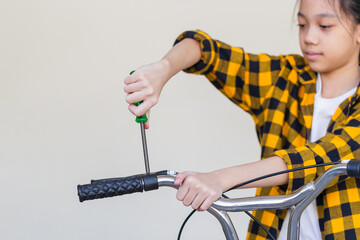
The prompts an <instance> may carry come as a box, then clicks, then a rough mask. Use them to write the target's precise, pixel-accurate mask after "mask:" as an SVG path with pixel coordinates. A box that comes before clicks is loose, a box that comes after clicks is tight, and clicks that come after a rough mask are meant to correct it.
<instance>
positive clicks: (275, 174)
mask: <svg viewBox="0 0 360 240" xmlns="http://www.w3.org/2000/svg"><path fill="white" fill-rule="evenodd" d="M339 163H341V162H331V163H320V164H315V165H310V166H306V167H299V168H294V169H290V170H289V169H288V170H285V171H281V172H275V173H271V174H268V175H264V176H261V177H258V178H254V179H251V180H249V181H246V182H243V183H240V184H238V185H236V186H234V187H232V188H230V189H229V190H227V191H225V192H228V191H230V190H234V189H236V188H239V187H242V186H244V185H247V184H249V183H253V182H256V181H259V180H262V179H265V178H269V177H274V176H277V175H281V174H284V173H289V172H295V171H300V170H304V169H308V168H315V167H323V166H328V165H336V164H339Z"/></svg>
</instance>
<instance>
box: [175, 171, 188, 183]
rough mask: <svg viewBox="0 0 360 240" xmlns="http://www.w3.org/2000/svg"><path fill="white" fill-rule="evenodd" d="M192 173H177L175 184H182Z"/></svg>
mask: <svg viewBox="0 0 360 240" xmlns="http://www.w3.org/2000/svg"><path fill="white" fill-rule="evenodd" d="M190 174H191V172H182V173H178V174H177V175H176V178H175V181H174V184H175V185H180V184H182V183H183V182H184V181H185V179H186V177H187V176H189V175H190Z"/></svg>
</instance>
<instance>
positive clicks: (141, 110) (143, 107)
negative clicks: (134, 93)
mask: <svg viewBox="0 0 360 240" xmlns="http://www.w3.org/2000/svg"><path fill="white" fill-rule="evenodd" d="M139 101H140V100H139ZM151 107H152V106H151V104H149V102H148V101H144V102H143V103H141V104H140V105H139V106H135V105H134V104H130V105H129V110H130V112H132V113H133V114H134V115H135V116H137V117H140V116H142V115H144V114H145V113H146V112H148V111H149V109H150V108H151Z"/></svg>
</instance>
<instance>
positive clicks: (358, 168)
mask: <svg viewBox="0 0 360 240" xmlns="http://www.w3.org/2000/svg"><path fill="white" fill-rule="evenodd" d="M346 169H347V173H348V176H349V177H360V160H359V159H352V160H350V162H348V164H347V168H346Z"/></svg>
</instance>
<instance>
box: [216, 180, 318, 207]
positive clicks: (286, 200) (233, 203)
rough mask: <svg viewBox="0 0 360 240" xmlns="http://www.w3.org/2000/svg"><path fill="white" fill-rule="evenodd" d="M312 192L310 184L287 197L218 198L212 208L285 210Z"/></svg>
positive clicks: (312, 187) (312, 186)
mask: <svg viewBox="0 0 360 240" xmlns="http://www.w3.org/2000/svg"><path fill="white" fill-rule="evenodd" d="M312 191H314V184H313V183H312V182H311V183H308V184H306V185H305V186H303V187H301V188H299V189H298V190H296V191H294V192H293V193H290V194H288V195H280V196H260V197H247V198H233V199H225V198H220V199H219V200H217V201H216V202H214V203H213V204H212V206H213V207H215V208H217V209H219V210H223V211H228V212H238V211H252V210H263V209H285V208H290V207H291V206H293V205H295V204H297V203H298V202H300V201H301V200H303V199H304V198H306V197H307V196H309V195H310V194H311V192H312Z"/></svg>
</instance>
